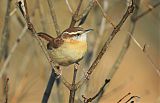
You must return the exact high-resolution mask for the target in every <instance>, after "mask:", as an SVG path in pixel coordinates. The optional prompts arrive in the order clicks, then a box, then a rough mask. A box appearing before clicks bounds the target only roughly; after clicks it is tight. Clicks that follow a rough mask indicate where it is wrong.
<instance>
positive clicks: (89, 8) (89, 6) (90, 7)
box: [74, 0, 95, 22]
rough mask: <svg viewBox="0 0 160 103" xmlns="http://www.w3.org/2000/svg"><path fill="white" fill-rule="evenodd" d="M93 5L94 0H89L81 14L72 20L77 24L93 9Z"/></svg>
mask: <svg viewBox="0 0 160 103" xmlns="http://www.w3.org/2000/svg"><path fill="white" fill-rule="evenodd" d="M94 4H95V0H91V1H90V2H89V4H88V6H87V8H86V9H85V10H84V11H83V12H82V13H81V14H79V15H78V16H77V17H75V18H74V19H75V21H77V22H78V21H79V20H81V19H82V18H84V17H85V16H86V15H87V14H88V13H89V12H90V10H91V9H92V8H93V7H94Z"/></svg>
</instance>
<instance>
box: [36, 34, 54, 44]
mask: <svg viewBox="0 0 160 103" xmlns="http://www.w3.org/2000/svg"><path fill="white" fill-rule="evenodd" d="M37 34H38V36H39V37H41V38H43V39H45V40H47V41H48V42H50V41H53V40H54V38H53V37H52V36H50V35H48V34H47V33H43V32H39V33H37Z"/></svg>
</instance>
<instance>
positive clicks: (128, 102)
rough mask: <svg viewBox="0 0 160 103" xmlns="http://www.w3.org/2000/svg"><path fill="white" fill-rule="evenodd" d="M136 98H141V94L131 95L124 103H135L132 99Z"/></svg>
mask: <svg viewBox="0 0 160 103" xmlns="http://www.w3.org/2000/svg"><path fill="white" fill-rule="evenodd" d="M134 98H137V99H140V97H139V96H132V97H130V98H129V99H128V100H127V101H126V102H124V103H134V102H132V101H131V100H132V99H134Z"/></svg>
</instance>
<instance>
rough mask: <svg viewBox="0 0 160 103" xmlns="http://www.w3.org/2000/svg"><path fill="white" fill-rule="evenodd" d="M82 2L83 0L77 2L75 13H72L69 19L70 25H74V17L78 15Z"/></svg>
mask: <svg viewBox="0 0 160 103" xmlns="http://www.w3.org/2000/svg"><path fill="white" fill-rule="evenodd" d="M82 2H83V0H80V1H79V4H78V6H77V9H76V11H75V13H74V14H73V16H72V20H71V24H70V27H74V25H75V24H76V22H77V20H76V19H75V18H76V17H78V13H79V10H80V7H81V5H82Z"/></svg>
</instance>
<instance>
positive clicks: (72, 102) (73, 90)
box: [69, 64, 78, 103]
mask: <svg viewBox="0 0 160 103" xmlns="http://www.w3.org/2000/svg"><path fill="white" fill-rule="evenodd" d="M77 69H78V68H77V66H76V64H75V65H74V74H73V80H72V85H71V89H70V96H69V103H74V98H75V92H76V90H77V89H76V88H75V82H76V76H77Z"/></svg>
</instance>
